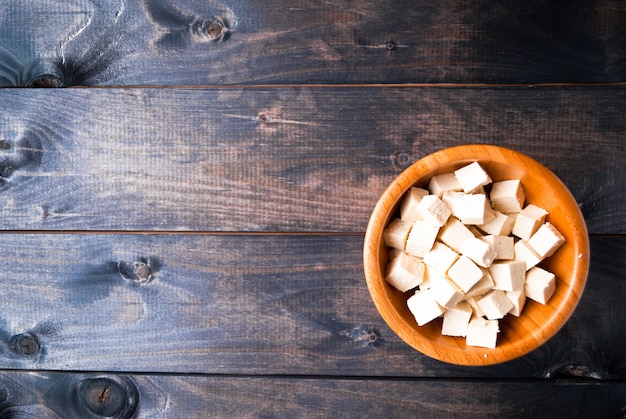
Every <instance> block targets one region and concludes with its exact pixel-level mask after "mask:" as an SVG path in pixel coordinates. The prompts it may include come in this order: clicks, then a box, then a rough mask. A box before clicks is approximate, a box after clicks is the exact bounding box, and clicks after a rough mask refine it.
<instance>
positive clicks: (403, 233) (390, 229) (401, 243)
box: [383, 218, 413, 250]
mask: <svg viewBox="0 0 626 419" xmlns="http://www.w3.org/2000/svg"><path fill="white" fill-rule="evenodd" d="M412 226H413V225H412V224H411V223H408V222H406V221H403V220H401V219H399V218H396V219H394V220H392V221H391V222H390V223H389V225H388V226H387V228H386V229H385V230H384V231H383V239H384V240H385V244H386V245H387V246H389V247H393V248H394V249H399V250H404V249H405V248H406V241H407V239H408V237H409V233H410V232H411V227H412Z"/></svg>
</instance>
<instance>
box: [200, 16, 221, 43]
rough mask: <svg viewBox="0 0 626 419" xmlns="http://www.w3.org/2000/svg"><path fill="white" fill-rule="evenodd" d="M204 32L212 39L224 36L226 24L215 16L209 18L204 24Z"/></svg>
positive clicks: (215, 39)
mask: <svg viewBox="0 0 626 419" xmlns="http://www.w3.org/2000/svg"><path fill="white" fill-rule="evenodd" d="M202 33H203V34H204V35H205V36H206V37H207V38H209V39H210V40H212V41H217V40H220V39H222V38H224V35H225V34H226V25H224V22H223V21H222V19H219V18H214V19H211V20H207V21H206V22H204V23H203V24H202Z"/></svg>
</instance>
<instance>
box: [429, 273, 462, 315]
mask: <svg viewBox="0 0 626 419" xmlns="http://www.w3.org/2000/svg"><path fill="white" fill-rule="evenodd" d="M429 291H430V292H432V293H433V297H434V298H435V301H437V303H439V305H440V306H442V307H444V308H451V307H454V306H455V305H456V304H457V303H458V302H459V301H461V298H463V292H461V290H459V289H458V288H457V287H456V286H455V285H454V284H453V283H452V282H450V280H448V279H447V278H445V277H443V276H435V277H434V278H433V281H432V283H431V284H430V289H429Z"/></svg>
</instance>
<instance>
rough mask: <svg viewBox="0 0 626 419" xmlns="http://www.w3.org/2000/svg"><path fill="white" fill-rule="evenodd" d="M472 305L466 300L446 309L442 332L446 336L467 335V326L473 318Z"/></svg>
mask: <svg viewBox="0 0 626 419" xmlns="http://www.w3.org/2000/svg"><path fill="white" fill-rule="evenodd" d="M472 312H473V310H472V307H471V306H470V305H469V304H468V303H465V302H460V303H458V304H457V305H455V306H454V307H452V308H450V309H448V310H446V312H445V313H444V314H443V325H442V327H441V334H442V335H446V336H462V337H465V336H467V326H468V325H469V322H470V319H471V318H472Z"/></svg>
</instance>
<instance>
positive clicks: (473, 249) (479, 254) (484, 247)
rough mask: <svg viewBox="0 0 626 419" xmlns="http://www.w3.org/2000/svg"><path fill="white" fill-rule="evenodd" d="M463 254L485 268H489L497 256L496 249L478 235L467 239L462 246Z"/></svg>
mask: <svg viewBox="0 0 626 419" xmlns="http://www.w3.org/2000/svg"><path fill="white" fill-rule="evenodd" d="M461 254H463V255H464V256H467V257H468V258H470V259H471V260H472V261H474V263H476V264H477V265H478V266H482V267H483V268H488V267H489V266H490V265H491V264H492V263H493V261H494V259H495V258H496V251H495V250H493V249H492V248H491V246H490V245H489V244H488V243H486V242H484V241H483V240H481V239H478V238H476V237H474V238H471V239H468V240H465V242H464V243H463V247H461Z"/></svg>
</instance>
